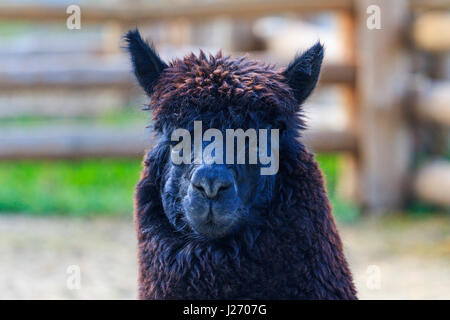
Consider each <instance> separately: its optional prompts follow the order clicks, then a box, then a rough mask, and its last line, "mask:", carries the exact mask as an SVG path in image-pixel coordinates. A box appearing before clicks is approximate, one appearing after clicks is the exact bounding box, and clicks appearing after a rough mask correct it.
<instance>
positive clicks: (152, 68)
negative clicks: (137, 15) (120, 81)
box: [125, 29, 167, 96]
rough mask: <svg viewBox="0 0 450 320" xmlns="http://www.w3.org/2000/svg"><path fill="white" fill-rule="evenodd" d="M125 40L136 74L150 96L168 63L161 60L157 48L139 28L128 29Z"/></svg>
mask: <svg viewBox="0 0 450 320" xmlns="http://www.w3.org/2000/svg"><path fill="white" fill-rule="evenodd" d="M125 41H126V42H127V46H126V48H127V49H128V52H129V53H130V56H131V63H132V64H133V70H134V74H135V75H136V78H137V80H138V81H139V84H140V85H141V87H142V88H143V89H144V90H145V92H146V93H147V94H148V95H149V96H150V95H151V94H152V92H153V87H154V85H155V83H156V80H158V78H159V76H160V75H161V73H162V71H163V70H164V69H165V68H167V64H166V63H165V62H164V61H162V60H161V58H160V57H159V55H158V54H157V53H156V51H155V49H154V48H153V47H152V46H150V45H149V44H148V43H147V42H146V41H144V40H143V39H142V38H141V34H140V33H139V30H138V29H135V30H130V31H128V32H127V34H126V35H125Z"/></svg>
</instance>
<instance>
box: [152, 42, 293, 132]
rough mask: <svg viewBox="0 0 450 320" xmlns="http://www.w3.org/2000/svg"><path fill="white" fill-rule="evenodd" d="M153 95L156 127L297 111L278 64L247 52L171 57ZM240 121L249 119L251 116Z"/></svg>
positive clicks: (290, 113) (269, 117)
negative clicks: (213, 117) (211, 117)
mask: <svg viewBox="0 0 450 320" xmlns="http://www.w3.org/2000/svg"><path fill="white" fill-rule="evenodd" d="M151 98H152V99H151V102H150V109H151V110H152V111H153V118H154V121H155V128H156V129H158V128H159V127H160V125H159V123H160V122H161V123H164V125H165V126H167V125H168V124H173V125H174V126H176V127H185V125H187V124H188V123H189V122H191V121H192V120H198V119H202V117H203V116H207V115H211V114H216V115H217V114H220V115H222V116H223V117H225V118H228V119H230V117H231V115H233V114H241V115H242V117H244V118H247V117H246V116H245V115H249V113H255V112H256V113H261V114H262V115H260V116H261V117H262V118H266V120H269V119H277V118H279V116H280V115H281V114H283V115H293V114H294V113H296V112H298V111H299V110H298V109H299V107H298V104H297V103H296V101H295V99H294V97H293V95H292V92H291V88H290V87H289V86H288V84H287V83H286V79H285V78H284V76H283V75H282V74H281V73H280V72H279V70H276V69H275V67H274V66H271V65H267V64H262V63H259V62H256V61H253V60H249V59H247V58H246V57H245V56H244V57H240V58H231V57H229V56H223V55H222V52H220V51H219V52H218V53H217V54H216V55H209V56H207V55H206V54H205V53H204V52H203V51H200V54H199V55H198V56H197V55H195V54H190V55H188V56H186V57H185V58H184V59H177V60H174V61H172V62H171V63H170V64H169V66H168V67H167V68H166V69H165V70H164V71H163V72H162V74H161V77H160V79H159V80H158V82H157V83H156V85H155V87H154V91H153V94H152V97H151ZM249 116H251V115H249ZM223 117H222V120H223ZM261 117H260V118H259V119H260V120H263V119H261ZM235 120H236V119H235ZM242 120H243V121H242V122H243V123H248V119H246V120H247V122H246V121H244V119H243V118H242ZM236 125H239V124H238V123H236Z"/></svg>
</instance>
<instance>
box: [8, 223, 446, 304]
mask: <svg viewBox="0 0 450 320" xmlns="http://www.w3.org/2000/svg"><path fill="white" fill-rule="evenodd" d="M340 230H341V236H342V239H343V241H344V246H345V250H346V253H347V256H348V258H349V262H350V265H351V269H352V271H353V274H354V277H355V282H356V286H357V288H358V291H359V297H360V298H361V299H419V298H423V299H450V216H449V215H447V216H438V217H432V218H427V219H401V218H389V219H381V220H380V219H377V220H374V219H372V220H367V219H366V220H362V221H360V222H358V223H354V224H350V225H340ZM135 246H136V241H135V235H134V230H133V222H132V221H131V219H129V220H125V219H122V220H119V219H106V218H98V219H90V220H81V219H73V218H31V217H26V216H17V215H15V216H13V215H0V298H1V299H91V298H94V299H135V298H136V278H137V271H136V250H135ZM73 266H75V267H73ZM78 270H79V274H80V277H79V278H77V274H78ZM77 279H79V280H80V281H79V282H77ZM78 283H79V284H80V286H79V287H78V286H77V285H78Z"/></svg>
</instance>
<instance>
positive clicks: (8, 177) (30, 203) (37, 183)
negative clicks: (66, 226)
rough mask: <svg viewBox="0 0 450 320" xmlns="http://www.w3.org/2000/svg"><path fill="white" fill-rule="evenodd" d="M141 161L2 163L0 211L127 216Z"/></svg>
mask: <svg viewBox="0 0 450 320" xmlns="http://www.w3.org/2000/svg"><path fill="white" fill-rule="evenodd" d="M140 170H141V164H140V160H139V159H134V160H130V159H118V160H117V159H115V160H109V159H102V160H82V161H73V162H69V161H49V162H45V161H15V162H1V163H0V212H24V213H28V214H31V215H46V214H61V215H74V216H80V215H81V216H89V215H97V214H106V213H107V214H111V215H131V211H132V207H133V201H132V199H133V190H134V185H135V184H136V182H137V181H138V179H139V172H140Z"/></svg>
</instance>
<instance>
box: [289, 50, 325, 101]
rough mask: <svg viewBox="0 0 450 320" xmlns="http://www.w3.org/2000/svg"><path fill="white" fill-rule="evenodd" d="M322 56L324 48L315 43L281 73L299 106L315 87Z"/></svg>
mask: <svg viewBox="0 0 450 320" xmlns="http://www.w3.org/2000/svg"><path fill="white" fill-rule="evenodd" d="M323 54H324V48H323V46H322V44H320V42H317V43H316V44H315V45H313V46H312V47H311V48H309V49H308V50H307V51H305V52H304V53H303V54H301V55H299V56H297V57H295V59H294V60H293V61H292V62H291V63H290V64H289V66H288V67H287V68H286V70H284V71H283V72H282V75H283V76H284V77H285V78H286V80H287V83H288V84H289V86H290V87H291V88H292V90H293V92H294V96H295V98H296V99H297V102H298V103H299V104H301V103H303V102H304V101H305V100H306V98H308V97H309V95H310V94H311V92H312V91H313V90H314V88H315V87H316V84H317V81H318V80H319V74H320V67H321V66H322V60H323Z"/></svg>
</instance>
